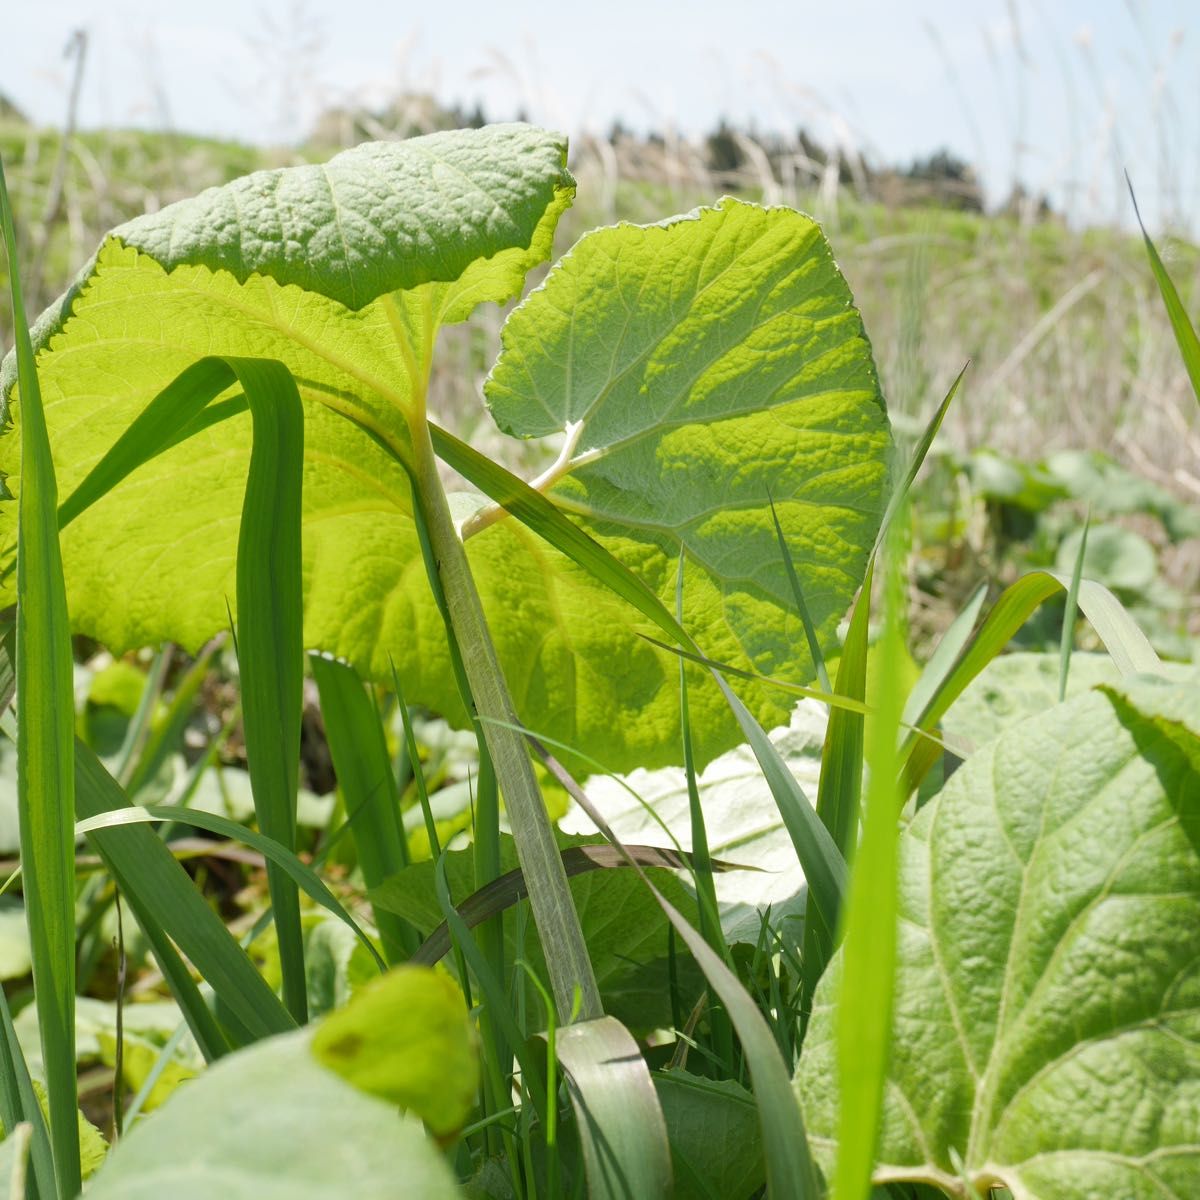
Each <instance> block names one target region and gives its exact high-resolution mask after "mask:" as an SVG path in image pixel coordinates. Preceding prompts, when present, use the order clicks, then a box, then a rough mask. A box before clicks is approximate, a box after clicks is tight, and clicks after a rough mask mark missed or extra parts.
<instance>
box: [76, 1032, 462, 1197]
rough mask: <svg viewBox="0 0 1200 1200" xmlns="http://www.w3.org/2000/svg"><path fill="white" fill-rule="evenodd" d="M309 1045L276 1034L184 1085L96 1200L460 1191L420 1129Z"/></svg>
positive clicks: (138, 1129)
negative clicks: (329, 1068) (329, 1064)
mask: <svg viewBox="0 0 1200 1200" xmlns="http://www.w3.org/2000/svg"><path fill="white" fill-rule="evenodd" d="M310 1039H311V1035H310V1033H309V1032H308V1031H307V1030H301V1031H299V1032H297V1033H294V1034H284V1035H283V1036H280V1037H275V1038H270V1039H268V1040H267V1041H265V1042H260V1043H259V1044H258V1045H256V1046H254V1047H252V1048H251V1049H249V1050H245V1051H242V1052H241V1053H239V1054H234V1055H230V1056H229V1057H228V1058H226V1059H224V1060H223V1061H222V1062H221V1063H220V1064H219V1065H217V1066H215V1067H212V1068H211V1069H210V1070H208V1071H206V1072H205V1073H204V1074H203V1075H202V1076H201V1077H200V1078H199V1079H196V1080H194V1081H192V1082H191V1083H188V1084H187V1085H186V1086H184V1087H182V1088H180V1089H179V1090H178V1091H177V1092H176V1093H175V1095H173V1096H172V1097H171V1098H170V1100H168V1101H167V1103H166V1104H165V1105H164V1106H163V1108H162V1110H161V1111H160V1112H156V1113H155V1114H154V1116H153V1118H152V1119H151V1120H149V1121H147V1122H146V1123H145V1124H139V1125H137V1126H135V1128H134V1129H133V1130H132V1131H131V1132H130V1133H129V1135H128V1136H127V1137H125V1138H123V1139H122V1140H121V1142H120V1144H119V1145H118V1146H117V1148H116V1149H115V1150H114V1151H113V1153H112V1155H111V1156H110V1158H109V1161H108V1162H107V1163H106V1164H105V1165H104V1167H102V1168H101V1169H100V1171H99V1172H98V1173H97V1174H96V1177H95V1178H94V1179H93V1181H92V1183H91V1186H90V1188H89V1189H88V1196H89V1198H94V1200H105V1198H106V1197H107V1198H116V1197H119V1198H120V1200H159V1198H160V1197H162V1196H166V1195H169V1196H171V1197H173V1198H174V1200H193V1198H194V1200H210V1198H211V1197H212V1196H214V1195H220V1196H222V1197H223V1198H224V1200H284V1198H285V1197H286V1198H287V1200H317V1198H318V1197H320V1198H321V1200H324V1198H325V1197H328V1196H354V1197H355V1198H356V1200H388V1198H390V1197H393V1196H396V1195H397V1194H403V1195H405V1196H412V1197H414V1198H418V1197H419V1198H420V1200H454V1197H457V1196H459V1195H461V1193H460V1192H459V1190H458V1188H457V1187H456V1186H455V1183H454V1179H453V1177H452V1176H451V1174H450V1171H449V1169H448V1168H447V1167H446V1164H445V1161H444V1160H443V1158H442V1156H441V1154H440V1153H439V1152H438V1150H437V1149H436V1147H435V1146H434V1145H433V1144H432V1143H431V1142H430V1141H429V1139H428V1138H427V1136H426V1134H425V1131H424V1130H423V1129H422V1128H421V1125H420V1123H419V1122H417V1121H415V1120H413V1119H411V1118H410V1119H407V1120H406V1119H404V1118H402V1117H400V1116H399V1115H398V1114H397V1112H396V1110H395V1109H394V1108H393V1107H392V1106H391V1105H389V1104H387V1103H385V1102H384V1101H382V1100H376V1099H374V1098H373V1097H371V1096H366V1095H364V1094H363V1093H361V1092H359V1091H358V1090H357V1089H355V1088H354V1087H352V1086H351V1085H350V1084H348V1083H345V1082H344V1081H343V1080H341V1079H339V1078H338V1077H337V1076H336V1075H335V1074H334V1073H333V1072H332V1071H327V1070H326V1069H325V1068H324V1067H322V1066H320V1065H319V1064H318V1063H317V1061H316V1060H315V1059H314V1058H313V1057H312V1055H311V1054H310V1053H309V1042H310ZM398 1189H399V1192H398Z"/></svg>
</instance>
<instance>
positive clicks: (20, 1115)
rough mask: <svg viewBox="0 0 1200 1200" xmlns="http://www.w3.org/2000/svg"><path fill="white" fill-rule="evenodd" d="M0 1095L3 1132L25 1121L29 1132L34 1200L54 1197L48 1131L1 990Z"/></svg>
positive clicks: (52, 1168) (51, 1153)
mask: <svg viewBox="0 0 1200 1200" xmlns="http://www.w3.org/2000/svg"><path fill="white" fill-rule="evenodd" d="M0 1092H2V1093H3V1100H4V1103H3V1109H2V1111H0V1115H2V1116H3V1118H4V1128H5V1129H6V1130H8V1131H9V1132H10V1133H11V1132H12V1130H14V1129H15V1128H16V1127H17V1122H18V1121H25V1122H27V1123H28V1124H29V1125H30V1126H31V1129H32V1138H31V1141H30V1153H29V1156H30V1161H31V1162H32V1165H33V1183H34V1187H33V1189H32V1196H33V1200H39V1198H45V1197H50V1196H55V1195H57V1194H58V1187H57V1184H56V1183H55V1179H54V1154H53V1151H52V1150H51V1149H50V1130H49V1129H48V1128H47V1127H46V1119H45V1117H43V1115H42V1106H41V1105H40V1104H39V1103H38V1098H37V1093H36V1092H35V1091H34V1090H33V1080H32V1079H31V1078H30V1075H29V1067H28V1065H27V1064H26V1062H25V1054H24V1051H22V1049H21V1043H20V1041H18V1039H17V1031H16V1029H15V1028H14V1027H13V1020H12V1012H11V1011H10V1010H9V1007H8V997H7V996H6V995H5V994H4V989H3V988H0Z"/></svg>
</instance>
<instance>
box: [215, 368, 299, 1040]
mask: <svg viewBox="0 0 1200 1200" xmlns="http://www.w3.org/2000/svg"><path fill="white" fill-rule="evenodd" d="M229 362H230V366H231V367H232V368H233V369H234V371H235V372H236V373H237V376H238V379H239V381H240V382H241V384H242V387H243V388H244V389H245V392H246V399H247V401H248V402H249V404H250V416H251V419H252V421H253V426H254V442H253V446H252V447H251V451H250V470H249V473H248V474H247V477H246V498H245V500H244V501H243V504H242V523H241V533H240V535H239V537H238V553H237V611H238V664H239V669H240V672H241V690H242V725H243V728H244V730H245V737H246V761H247V766H248V768H249V772H250V783H251V787H252V789H253V794H254V811H255V814H256V816H257V817H258V827H259V829H261V830H262V832H263V833H264V834H265V835H266V836H267V837H268V838H270V839H271V840H273V841H275V842H277V843H278V844H279V845H281V846H283V847H284V848H285V849H287V850H294V849H295V847H296V793H297V789H298V786H299V771H300V710H301V705H302V695H301V693H302V688H303V685H304V643H303V614H302V604H303V598H302V597H303V581H302V578H301V562H300V497H301V481H302V473H303V467H304V409H303V407H302V406H301V403H300V393H299V391H298V390H297V389H296V381H295V380H294V379H293V378H292V376H291V373H290V372H289V371H288V369H287V368H286V367H285V366H283V364H282V363H278V362H272V361H268V360H266V359H231V360H229ZM267 885H268V887H269V889H270V892H271V907H272V909H273V910H274V914H275V932H276V935H277V937H278V940H279V964H280V969H281V971H282V975H283V1002H284V1004H285V1005H286V1006H287V1009H288V1011H289V1012H290V1013H291V1014H292V1016H293V1017H294V1018H295V1019H296V1021H297V1023H298V1024H301V1025H303V1024H304V1022H305V1021H306V1020H307V1018H308V985H307V982H306V978H305V973H304V935H303V933H302V931H301V928H300V895H299V892H298V891H297V888H296V882H295V880H294V879H293V878H292V876H291V875H290V874H289V873H288V872H287V871H286V870H284V869H282V868H281V867H280V865H279V863H278V862H276V861H274V860H272V861H269V862H268V864H267Z"/></svg>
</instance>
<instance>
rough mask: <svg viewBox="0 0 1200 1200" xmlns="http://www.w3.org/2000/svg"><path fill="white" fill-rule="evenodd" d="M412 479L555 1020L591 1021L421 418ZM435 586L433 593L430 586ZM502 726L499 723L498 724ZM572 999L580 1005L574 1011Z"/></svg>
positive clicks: (501, 682)
mask: <svg viewBox="0 0 1200 1200" xmlns="http://www.w3.org/2000/svg"><path fill="white" fill-rule="evenodd" d="M410 432H411V433H412V444H413V466H412V480H413V490H414V493H415V497H416V503H415V505H414V509H415V511H416V512H417V513H418V514H419V519H418V524H419V525H421V526H423V527H424V533H423V534H422V535H421V536H422V540H423V546H422V548H423V549H425V548H426V546H427V547H428V549H429V550H431V551H432V560H433V561H432V569H430V566H429V558H428V557H427V559H426V564H427V572H428V574H429V577H430V579H431V581H432V580H434V579H435V578H436V579H437V580H439V581H440V587H441V590H442V593H443V596H444V601H445V605H446V610H445V611H446V614H447V615H448V616H449V621H448V623H447V625H446V633H447V637H448V638H449V639H450V641H451V642H452V643H454V642H457V646H458V651H457V653H458V655H459V657H460V659H461V662H462V666H463V668H464V670H465V673H466V682H467V685H468V687H469V692H470V701H471V703H470V704H469V705H468V711H471V712H473V713H474V714H476V716H477V717H478V719H479V720H480V721H481V723H482V725H481V728H482V736H483V737H485V738H486V739H487V743H488V753H489V755H490V757H491V761H492V765H493V767H494V769H495V772H496V778H497V780H498V782H499V786H500V790H501V792H502V793H503V796H504V804H505V810H506V812H507V813H508V820H509V825H510V827H511V829H512V833H513V839H514V841H515V843H516V850H517V857H518V859H519V860H520V863H521V867H522V869H523V870H524V872H525V877H526V879H528V880H529V887H530V891H529V906H530V909H531V910H532V912H533V917H534V922H535V924H536V925H537V930H538V936H539V938H540V939H541V943H542V949H543V950H544V951H545V959H546V966H547V969H548V971H549V974H550V984H551V988H552V990H553V992H554V1002H555V1006H556V1008H557V1010H558V1017H559V1020H560V1021H561V1022H562V1023H564V1024H566V1023H567V1022H569V1021H572V1020H575V1019H577V1018H578V1019H582V1020H590V1019H591V1018H593V1017H598V1016H602V1015H603V1013H604V1007H603V1004H602V1002H601V999H600V989H599V987H598V985H597V983H596V974H595V971H594V970H593V968H592V963H591V958H590V956H589V954H588V947H587V942H586V940H585V939H584V936H583V930H582V928H581V926H580V923H579V914H578V913H577V912H576V911H575V905H574V902H573V901H572V899H571V892H570V889H569V888H568V886H567V877H566V875H565V874H564V873H563V868H562V860H561V859H560V858H559V856H558V847H557V846H556V844H555V841H554V830H553V827H552V825H551V823H550V820H549V817H548V816H547V814H546V808H545V800H544V799H543V797H542V794H541V789H540V787H539V786H538V781H537V777H536V776H535V775H534V772H533V764H532V763H531V762H530V760H529V752H528V750H527V748H526V746H525V743H524V741H523V740H522V738H521V735H520V734H519V733H517V732H516V731H515V730H512V729H509V728H506V727H505V725H507V724H512V723H513V722H515V721H516V719H517V715H516V711H515V708H514V706H513V699H512V696H511V694H510V692H509V689H508V683H507V681H506V680H505V677H504V672H503V670H502V668H501V666H500V660H499V658H498V656H497V654H496V647H495V643H494V642H493V641H492V636H491V631H490V630H489V628H488V623H487V618H486V617H485V616H484V612H483V604H482V601H481V600H480V598H479V592H478V589H477V588H476V586H475V579H474V576H473V575H472V573H471V567H470V563H469V562H468V561H467V555H466V550H465V548H464V546H463V543H462V539H461V538H460V536H459V532H458V529H457V527H456V525H455V523H454V518H453V516H452V515H451V513H450V507H449V504H448V502H447V500H446V493H445V488H444V487H443V484H442V479H441V475H440V473H439V468H438V463H437V458H436V457H435V455H434V450H433V445H432V442H431V441H430V436H429V429H428V426H427V424H426V423H425V421H424V418H423V416H422V418H421V419H420V420H418V421H414V422H412V423H411V424H410ZM436 586H437V585H435V587H436ZM498 723H503V724H498ZM577 994H578V995H579V996H581V997H582V998H581V999H580V1000H579V1002H578V1003H576V996H577Z"/></svg>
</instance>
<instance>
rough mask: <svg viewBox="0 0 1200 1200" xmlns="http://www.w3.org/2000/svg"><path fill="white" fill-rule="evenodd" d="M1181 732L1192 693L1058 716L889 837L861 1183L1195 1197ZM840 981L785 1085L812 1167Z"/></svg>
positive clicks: (1087, 705) (999, 751)
mask: <svg viewBox="0 0 1200 1200" xmlns="http://www.w3.org/2000/svg"><path fill="white" fill-rule="evenodd" d="M1198 713H1200V687H1197V685H1196V684H1195V683H1191V684H1189V683H1168V682H1162V681H1160V682H1153V681H1136V680H1135V681H1132V682H1126V683H1123V684H1122V685H1121V686H1120V688H1119V690H1118V689H1116V688H1114V689H1111V690H1106V691H1094V692H1090V693H1087V694H1085V695H1082V696H1079V697H1077V698H1075V699H1072V700H1069V701H1068V702H1067V703H1065V704H1062V705H1058V706H1057V707H1055V708H1053V709H1052V710H1050V711H1049V712H1048V713H1045V714H1042V715H1039V716H1037V717H1035V718H1033V719H1031V720H1029V721H1025V722H1022V723H1021V724H1019V725H1016V726H1013V727H1011V728H1009V729H1007V730H1005V731H1004V732H1003V733H1002V734H1001V735H1000V736H999V737H998V738H997V739H996V740H995V741H993V742H991V743H990V744H989V745H988V746H987V747H985V748H984V749H982V750H980V751H979V752H978V753H977V754H975V755H974V756H972V757H971V758H970V759H968V760H967V762H966V764H965V765H964V766H963V767H962V768H960V769H959V771H958V772H956V774H955V775H954V776H953V777H952V778H951V780H950V782H949V783H948V784H947V785H946V787H945V789H944V790H943V792H942V793H941V795H940V796H938V797H937V798H936V799H934V800H933V801H932V802H931V803H929V804H928V805H927V806H926V807H925V808H924V809H923V810H922V811H921V813H920V814H919V815H918V816H917V818H916V819H915V820H914V822H913V823H912V825H911V826H910V827H909V829H908V831H907V832H906V833H905V834H904V835H903V837H902V839H901V876H900V892H899V896H900V925H899V931H898V932H899V943H898V951H899V954H898V964H897V976H896V1003H895V1013H894V1024H893V1041H892V1060H891V1067H890V1071H889V1076H888V1081H887V1090H886V1092H885V1101H884V1104H885V1108H884V1118H883V1127H882V1132H881V1137H880V1143H879V1147H878V1151H877V1156H876V1157H877V1166H876V1170H875V1180H876V1182H877V1183H884V1182H893V1181H902V1180H909V1181H924V1182H926V1183H929V1184H933V1185H936V1186H939V1187H941V1188H942V1189H943V1190H944V1191H945V1192H946V1193H947V1194H949V1195H952V1196H958V1197H964V1198H965V1197H967V1196H969V1195H970V1194H971V1193H970V1192H969V1191H968V1190H967V1185H966V1184H964V1183H963V1182H962V1181H963V1179H964V1178H965V1179H966V1180H967V1181H968V1182H969V1184H970V1185H971V1186H973V1187H974V1188H975V1189H976V1190H977V1191H978V1193H979V1194H981V1195H982V1194H985V1193H986V1191H987V1189H988V1188H989V1187H1000V1186H1003V1187H1007V1188H1008V1189H1009V1190H1010V1191H1011V1193H1012V1195H1013V1196H1014V1197H1018V1198H1019V1200H1094V1198H1095V1197H1098V1196H1106V1197H1107V1196H1114V1197H1115V1196H1120V1197H1123V1198H1124V1197H1129V1198H1131V1200H1151V1197H1154V1198H1159V1197H1164V1196H1178V1197H1183V1196H1193V1195H1197V1194H1200V1145H1198V1144H1197V1138H1196V1130H1197V1129H1198V1128H1200V1090H1198V1089H1197V1083H1196V1081H1197V1080H1198V1079H1200V836H1198V834H1197V830H1198V829H1200V821H1198V817H1200V736H1197V727H1198V726H1200V718H1198V717H1197V716H1196V714H1198ZM841 962H842V956H841V954H840V953H839V954H838V955H837V956H836V957H835V959H834V960H833V962H832V963H831V967H830V970H829V971H827V972H826V975H825V977H824V979H823V980H822V982H821V985H820V987H819V988H818V990H817V997H816V1007H815V1009H814V1014H813V1020H812V1024H811V1025H810V1027H809V1033H808V1040H807V1041H806V1043H805V1048H804V1056H803V1058H802V1060H801V1064H800V1069H799V1072H798V1074H797V1079H796V1084H797V1088H798V1091H799V1094H800V1097H801V1101H802V1104H803V1106H804V1111H805V1120H806V1123H807V1124H808V1127H809V1129H810V1130H811V1131H812V1135H813V1141H814V1146H815V1147H816V1150H817V1153H818V1155H819V1157H820V1158H821V1159H822V1161H823V1164H824V1165H825V1166H826V1167H828V1166H829V1165H830V1163H831V1162H832V1160H833V1158H834V1155H835V1147H834V1145H833V1136H834V1131H835V1130H836V1128H837V1110H838V1095H837V1084H836V1079H837V1075H836V1071H835V1070H834V1061H835V1058H834V1016H833V1012H832V1010H831V1007H830V1000H831V998H832V997H834V996H836V994H837V986H838V980H839V979H840V976H841ZM958 1162H961V1171H960V1169H959V1167H958V1165H957V1163H958Z"/></svg>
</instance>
